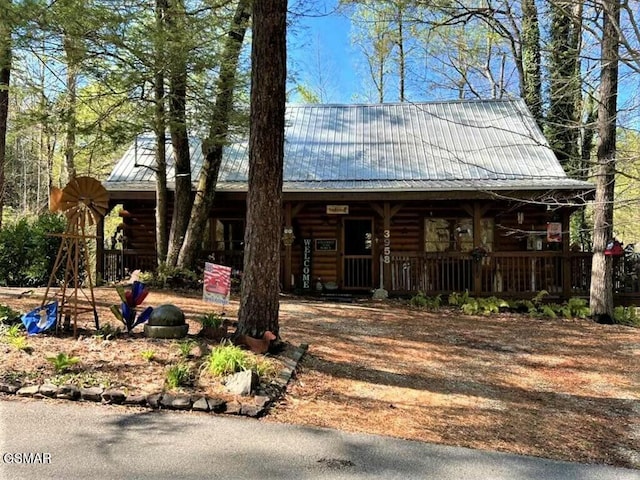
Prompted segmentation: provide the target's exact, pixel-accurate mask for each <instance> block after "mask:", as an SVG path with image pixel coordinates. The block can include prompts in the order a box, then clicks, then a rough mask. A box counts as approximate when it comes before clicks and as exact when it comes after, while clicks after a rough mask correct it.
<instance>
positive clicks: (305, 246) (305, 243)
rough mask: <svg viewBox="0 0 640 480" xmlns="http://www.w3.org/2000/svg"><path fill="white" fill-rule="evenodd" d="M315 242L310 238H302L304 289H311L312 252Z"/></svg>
mask: <svg viewBox="0 0 640 480" xmlns="http://www.w3.org/2000/svg"><path fill="white" fill-rule="evenodd" d="M312 249H313V242H312V240H311V239H310V238H303V239H302V289H303V290H311V252H312Z"/></svg>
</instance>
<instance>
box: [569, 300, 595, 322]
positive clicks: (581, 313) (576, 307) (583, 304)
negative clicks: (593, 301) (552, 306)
mask: <svg viewBox="0 0 640 480" xmlns="http://www.w3.org/2000/svg"><path fill="white" fill-rule="evenodd" d="M566 307H567V308H568V315H566V316H567V317H569V318H573V317H578V318H587V317H588V316H589V315H590V314H591V310H590V309H589V304H588V303H587V301H586V300H585V299H584V298H579V297H571V298H570V299H569V301H568V302H567V305H566Z"/></svg>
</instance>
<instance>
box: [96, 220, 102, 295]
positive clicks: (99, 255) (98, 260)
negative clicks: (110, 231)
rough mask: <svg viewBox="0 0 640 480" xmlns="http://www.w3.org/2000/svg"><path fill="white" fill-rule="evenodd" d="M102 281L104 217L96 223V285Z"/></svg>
mask: <svg viewBox="0 0 640 480" xmlns="http://www.w3.org/2000/svg"><path fill="white" fill-rule="evenodd" d="M103 281H104V217H100V218H99V219H98V223H97V224H96V285H101V284H102V282H103Z"/></svg>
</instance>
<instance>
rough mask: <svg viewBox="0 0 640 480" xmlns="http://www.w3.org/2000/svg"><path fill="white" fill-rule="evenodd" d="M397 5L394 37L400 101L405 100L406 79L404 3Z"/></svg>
mask: <svg viewBox="0 0 640 480" xmlns="http://www.w3.org/2000/svg"><path fill="white" fill-rule="evenodd" d="M396 7H397V11H396V14H397V18H396V21H397V22H398V38H397V39H396V45H397V46H398V76H399V79H398V80H399V82H400V95H399V97H400V101H401V102H404V101H405V89H406V87H405V81H406V62H407V59H406V55H405V51H404V5H402V4H399V5H396Z"/></svg>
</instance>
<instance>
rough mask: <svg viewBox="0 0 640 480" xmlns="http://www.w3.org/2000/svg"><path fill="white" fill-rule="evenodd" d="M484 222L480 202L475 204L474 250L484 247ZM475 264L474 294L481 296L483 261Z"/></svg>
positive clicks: (474, 262) (474, 261)
mask: <svg viewBox="0 0 640 480" xmlns="http://www.w3.org/2000/svg"><path fill="white" fill-rule="evenodd" d="M481 220H482V207H481V205H480V203H479V202H477V201H476V202H473V248H476V247H481V246H482V235H481V234H480V228H481ZM472 262H473V268H472V271H473V294H474V295H475V296H478V295H480V293H481V292H482V260H480V261H476V260H472Z"/></svg>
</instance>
